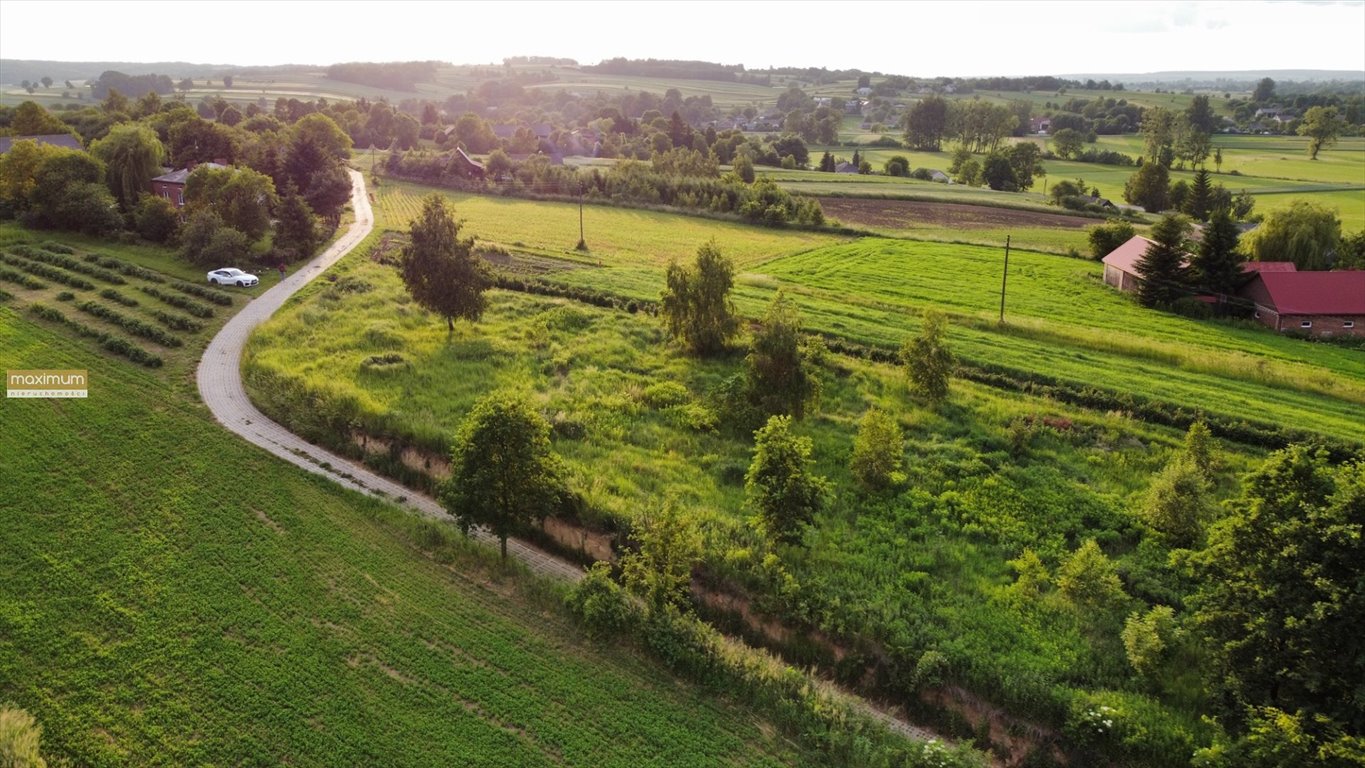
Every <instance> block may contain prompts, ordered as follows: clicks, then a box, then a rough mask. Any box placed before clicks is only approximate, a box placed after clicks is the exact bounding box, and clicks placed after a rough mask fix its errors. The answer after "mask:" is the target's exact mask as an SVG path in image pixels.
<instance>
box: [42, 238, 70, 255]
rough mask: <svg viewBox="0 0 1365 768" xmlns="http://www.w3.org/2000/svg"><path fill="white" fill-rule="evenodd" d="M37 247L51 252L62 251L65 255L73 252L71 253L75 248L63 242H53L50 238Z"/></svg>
mask: <svg viewBox="0 0 1365 768" xmlns="http://www.w3.org/2000/svg"><path fill="white" fill-rule="evenodd" d="M39 247H40V248H42V249H44V250H47V251H51V252H53V253H63V254H67V255H70V254H73V253H75V252H76V249H75V248H72V247H71V246H69V245H66V244H65V243H54V242H52V241H50V240H49V241H48V242H46V243H43V244H42V245H40V246H39Z"/></svg>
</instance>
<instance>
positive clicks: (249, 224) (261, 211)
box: [185, 165, 279, 241]
mask: <svg viewBox="0 0 1365 768" xmlns="http://www.w3.org/2000/svg"><path fill="white" fill-rule="evenodd" d="M278 205H279V198H278V197H277V196H276V194H275V182H273V181H271V179H270V177H269V176H266V175H265V174H263V173H257V172H256V171H253V170H251V169H250V168H210V167H208V166H206V165H205V166H200V167H198V168H195V169H194V172H193V173H191V174H190V175H189V178H188V179H186V180H185V206H186V207H187V208H189V209H190V210H191V212H193V211H196V210H200V209H203V208H208V209H212V210H213V211H214V212H215V213H217V214H218V215H219V216H221V217H222V218H223V223H225V224H227V226H229V227H232V228H233V229H235V230H237V231H239V232H241V233H242V234H244V235H246V236H247V237H248V238H250V239H251V240H253V241H255V240H259V239H261V237H262V236H264V235H265V233H266V230H268V229H269V228H270V214H271V211H273V210H274V209H275V208H276V206H278Z"/></svg>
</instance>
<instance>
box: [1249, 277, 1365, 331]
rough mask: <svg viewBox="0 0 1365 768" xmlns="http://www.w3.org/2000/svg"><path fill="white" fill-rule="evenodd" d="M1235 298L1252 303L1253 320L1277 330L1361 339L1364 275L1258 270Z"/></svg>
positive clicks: (1364, 320)
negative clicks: (1238, 297)
mask: <svg viewBox="0 0 1365 768" xmlns="http://www.w3.org/2000/svg"><path fill="white" fill-rule="evenodd" d="M1261 263H1262V264H1266V263H1271V264H1275V263H1283V262H1261ZM1291 266H1292V265H1291ZM1238 295H1239V296H1241V297H1242V298H1243V299H1245V300H1247V301H1249V302H1251V304H1252V306H1253V309H1254V316H1255V318H1256V319H1257V320H1259V321H1261V322H1262V323H1264V324H1265V325H1266V326H1268V327H1270V328H1273V329H1275V330H1277V331H1293V332H1296V333H1303V334H1307V335H1310V336H1355V337H1365V272H1361V271H1339V272H1298V271H1296V270H1288V271H1273V270H1267V269H1261V270H1258V271H1256V272H1255V273H1254V276H1253V277H1252V278H1251V280H1250V281H1248V282H1247V284H1246V285H1244V286H1242V290H1241V291H1239V292H1238Z"/></svg>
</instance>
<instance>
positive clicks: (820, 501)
mask: <svg viewBox="0 0 1365 768" xmlns="http://www.w3.org/2000/svg"><path fill="white" fill-rule="evenodd" d="M810 453H811V441H810V438H808V437H798V436H796V435H795V434H793V433H792V420H791V417H789V416H773V417H772V418H770V419H768V423H767V424H765V425H764V426H763V428H762V429H760V430H758V431H757V432H755V433H754V458H753V461H752V463H750V464H749V472H748V473H747V474H746V475H745V477H744V488H745V493H746V496H747V501H748V504H749V505H750V507H751V508H752V509H753V511H754V513H755V514H756V515H757V517H758V520H759V521H760V523H761V524H762V526H763V529H764V530H765V531H767V533H768V535H770V536H772V537H773V538H774V539H775V540H777V541H779V542H782V543H784V544H793V543H796V542H798V541H800V539H801V533H802V529H803V528H804V527H805V526H806V525H808V524H809V523H810V522H811V521H812V520H814V519H815V515H816V513H818V512H819V511H820V508H821V507H822V506H823V505H824V497H825V492H826V487H827V484H826V482H825V480H824V478H821V477H818V476H816V475H815V474H814V473H813V472H812V469H811V458H810Z"/></svg>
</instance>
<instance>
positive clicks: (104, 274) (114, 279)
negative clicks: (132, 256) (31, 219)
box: [12, 245, 128, 285]
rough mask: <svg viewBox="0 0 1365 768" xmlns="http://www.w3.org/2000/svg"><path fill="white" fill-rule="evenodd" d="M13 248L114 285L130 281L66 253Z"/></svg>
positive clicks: (45, 262)
mask: <svg viewBox="0 0 1365 768" xmlns="http://www.w3.org/2000/svg"><path fill="white" fill-rule="evenodd" d="M12 250H13V251H14V252H16V253H19V254H22V255H23V256H25V257H27V258H29V259H32V260H34V261H41V262H43V263H44V264H50V265H52V266H54V267H61V268H63V269H67V270H70V271H72V272H80V273H81V274H85V275H89V276H91V277H93V278H95V279H96V280H102V281H104V282H106V283H112V284H113V285H126V284H127V283H128V281H127V280H124V279H123V278H122V277H119V276H118V275H117V274H115V273H113V272H110V271H108V270H104V269H100V268H99V267H93V266H91V265H89V264H87V263H85V262H83V261H79V260H77V259H74V258H72V257H70V256H67V255H66V254H60V253H44V252H43V251H40V250H37V249H35V248H29V247H28V246H23V245H17V246H15V247H14V248H13V249H12Z"/></svg>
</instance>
